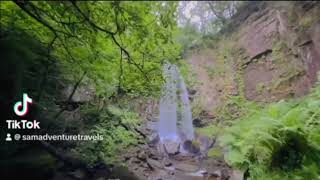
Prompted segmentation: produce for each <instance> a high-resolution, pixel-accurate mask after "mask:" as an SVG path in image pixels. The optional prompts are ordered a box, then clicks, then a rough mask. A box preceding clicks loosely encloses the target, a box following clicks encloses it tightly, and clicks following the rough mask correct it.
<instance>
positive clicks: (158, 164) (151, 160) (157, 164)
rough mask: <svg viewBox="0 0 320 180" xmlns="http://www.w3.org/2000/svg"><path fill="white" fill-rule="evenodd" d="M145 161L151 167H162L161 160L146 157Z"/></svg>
mask: <svg viewBox="0 0 320 180" xmlns="http://www.w3.org/2000/svg"><path fill="white" fill-rule="evenodd" d="M147 163H148V164H149V165H150V166H151V167H152V168H158V169H162V168H163V165H162V163H161V162H159V161H156V160H153V159H147Z"/></svg>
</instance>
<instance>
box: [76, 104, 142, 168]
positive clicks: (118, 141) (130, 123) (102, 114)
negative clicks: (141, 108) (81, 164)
mask: <svg viewBox="0 0 320 180" xmlns="http://www.w3.org/2000/svg"><path fill="white" fill-rule="evenodd" d="M82 114H83V116H84V118H85V119H90V120H91V121H98V122H95V123H94V125H93V126H92V128H88V129H90V130H87V132H86V133H87V134H92V135H96V134H100V135H102V136H103V138H104V139H103V141H90V142H83V143H80V144H79V146H78V147H76V148H75V149H73V152H74V153H76V154H79V155H80V156H82V157H83V158H84V159H85V160H87V161H88V162H89V163H94V162H96V161H98V160H103V161H106V162H107V163H116V162H118V163H121V162H119V161H118V160H119V156H120V155H121V152H123V150H125V149H127V148H128V147H130V146H134V145H137V143H138V142H139V141H138V135H137V134H136V133H135V132H134V130H133V128H134V127H136V126H137V125H138V124H139V123H140V122H141V119H140V118H139V116H138V115H137V114H136V113H133V112H131V111H129V110H126V109H120V108H118V107H115V106H108V107H106V108H103V109H101V110H99V109H97V108H95V107H93V108H91V109H88V108H83V110H82ZM86 127H90V125H87V126H86ZM127 128H128V129H127Z"/></svg>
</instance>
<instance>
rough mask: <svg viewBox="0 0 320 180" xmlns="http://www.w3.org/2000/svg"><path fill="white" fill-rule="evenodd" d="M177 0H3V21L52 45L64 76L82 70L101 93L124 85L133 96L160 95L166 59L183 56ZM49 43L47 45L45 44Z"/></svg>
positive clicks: (7, 27) (8, 27)
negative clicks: (26, 0) (177, 31)
mask: <svg viewBox="0 0 320 180" xmlns="http://www.w3.org/2000/svg"><path fill="white" fill-rule="evenodd" d="M176 6H177V3H175V2H165V3H164V2H137V3H130V2H94V3H86V2H76V3H71V2H67V1H66V2H53V1H52V2H40V1H39V2H29V3H20V2H16V3H14V2H3V3H1V14H2V16H1V27H3V28H4V29H5V30H6V31H8V32H9V31H17V30H18V29H20V30H21V31H25V32H26V33H27V34H30V35H31V36H33V37H34V38H35V39H37V40H39V41H40V42H42V43H43V44H44V45H45V46H48V47H47V49H46V51H48V54H49V55H50V56H51V57H54V59H55V60H53V59H51V60H50V61H57V63H59V64H60V65H61V67H63V72H64V73H65V75H64V77H66V79H69V80H70V81H76V80H77V79H78V76H79V74H82V73H83V72H86V73H87V77H88V78H90V79H92V81H93V82H94V83H95V86H96V91H97V95H98V96H100V97H101V96H103V97H110V96H112V95H114V94H118V93H119V92H118V91H119V89H121V90H122V91H123V92H125V93H126V95H128V96H134V97H136V96H139V95H146V96H148V95H156V94H157V93H159V91H160V87H161V84H162V63H163V61H164V60H167V61H170V62H175V61H176V60H177V59H179V58H178V57H179V54H180V52H181V48H180V45H178V44H177V43H176V42H175V41H173V40H172V39H173V38H172V36H173V32H174V31H175V29H176V19H175V16H174V13H175V11H176ZM45 46H44V47H45Z"/></svg>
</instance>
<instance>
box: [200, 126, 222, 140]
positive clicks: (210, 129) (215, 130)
mask: <svg viewBox="0 0 320 180" xmlns="http://www.w3.org/2000/svg"><path fill="white" fill-rule="evenodd" d="M220 131H221V129H220V128H219V127H217V126H216V125H210V126H207V127H203V128H196V133H197V134H199V135H204V136H208V137H214V136H216V135H217V134H219V132H220Z"/></svg>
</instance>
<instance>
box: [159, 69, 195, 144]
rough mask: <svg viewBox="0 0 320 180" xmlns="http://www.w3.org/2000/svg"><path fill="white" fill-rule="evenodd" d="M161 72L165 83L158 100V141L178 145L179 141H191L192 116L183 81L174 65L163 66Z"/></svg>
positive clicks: (192, 136)
mask: <svg viewBox="0 0 320 180" xmlns="http://www.w3.org/2000/svg"><path fill="white" fill-rule="evenodd" d="M163 71H164V75H165V80H166V83H165V84H164V86H163V89H162V97H161V99H160V121H159V129H158V133H159V137H160V140H161V141H162V142H164V141H166V140H168V141H174V142H179V143H180V142H181V140H183V141H184V140H192V139H193V138H194V130H193V126H192V114H191V108H190V103H189V95H188V91H187V88H186V85H185V83H184V80H183V78H182V76H181V75H180V72H179V70H178V68H177V66H175V65H171V64H165V65H164V68H163ZM177 94H178V95H179V96H178V95H177ZM178 122H179V123H178ZM178 124H179V125H178Z"/></svg>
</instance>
